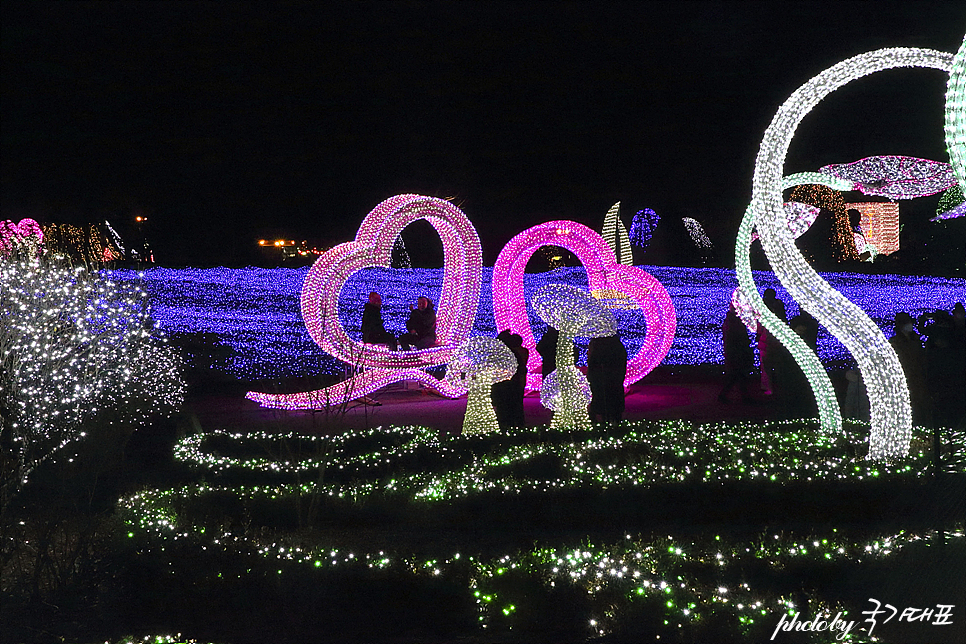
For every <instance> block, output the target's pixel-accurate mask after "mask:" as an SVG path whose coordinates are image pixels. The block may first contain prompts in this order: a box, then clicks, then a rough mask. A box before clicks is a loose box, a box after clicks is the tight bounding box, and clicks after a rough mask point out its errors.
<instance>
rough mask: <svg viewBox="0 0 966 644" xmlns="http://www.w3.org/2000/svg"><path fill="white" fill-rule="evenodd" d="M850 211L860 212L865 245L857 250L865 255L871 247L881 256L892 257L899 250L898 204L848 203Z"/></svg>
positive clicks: (846, 205) (847, 206) (860, 224)
mask: <svg viewBox="0 0 966 644" xmlns="http://www.w3.org/2000/svg"><path fill="white" fill-rule="evenodd" d="M845 207H846V208H847V209H848V210H858V211H859V215H860V216H861V219H860V221H859V226H860V227H861V228H862V236H863V238H864V241H865V244H864V245H863V247H862V248H858V247H856V249H857V250H858V251H859V252H860V253H863V252H865V246H866V245H871V246H872V247H873V248H875V252H876V253H877V254H879V255H891V254H892V253H894V252H896V251H897V250H899V204H897V203H891V202H889V203H882V202H870V203H847V204H845Z"/></svg>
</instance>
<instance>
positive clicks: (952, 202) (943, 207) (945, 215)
mask: <svg viewBox="0 0 966 644" xmlns="http://www.w3.org/2000/svg"><path fill="white" fill-rule="evenodd" d="M963 216H966V199H964V198H963V189H962V188H960V187H959V186H958V185H957V186H953V187H952V188H950V189H949V190H947V191H946V192H944V193H943V194H942V196H941V197H940V198H939V204H938V205H937V206H936V216H935V217H933V218H932V219H930V220H929V221H942V220H943V219H956V218H957V217H963Z"/></svg>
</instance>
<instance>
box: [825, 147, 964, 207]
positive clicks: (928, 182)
mask: <svg viewBox="0 0 966 644" xmlns="http://www.w3.org/2000/svg"><path fill="white" fill-rule="evenodd" d="M819 172H822V173H824V174H828V175H831V176H835V177H839V178H840V179H845V180H846V181H851V182H852V184H853V189H854V190H858V191H859V192H861V193H862V194H866V195H876V196H879V197H888V198H889V199H915V198H916V197H926V196H928V195H934V194H936V193H937V192H942V191H943V190H946V189H947V188H949V187H950V186H953V185H955V184H956V177H955V176H953V169H952V167H951V166H950V165H949V164H948V163H941V162H939V161H930V160H929V159H918V158H916V157H904V156H895V155H892V156H877V157H867V158H865V159H859V160H858V161H853V162H852V163H833V164H830V165H827V166H823V167H821V168H819Z"/></svg>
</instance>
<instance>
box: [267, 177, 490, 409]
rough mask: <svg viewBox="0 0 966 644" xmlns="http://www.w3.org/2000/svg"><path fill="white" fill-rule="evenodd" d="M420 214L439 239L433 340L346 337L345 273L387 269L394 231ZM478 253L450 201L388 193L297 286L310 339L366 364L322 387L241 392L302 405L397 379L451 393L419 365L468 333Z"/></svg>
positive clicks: (333, 400) (270, 402) (443, 354)
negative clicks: (394, 343) (401, 346)
mask: <svg viewBox="0 0 966 644" xmlns="http://www.w3.org/2000/svg"><path fill="white" fill-rule="evenodd" d="M419 219H425V220H426V221H428V222H429V223H430V224H432V226H433V228H435V229H436V231H437V232H438V233H439V236H440V239H441V240H442V242H443V290H442V293H441V295H440V301H439V303H438V307H437V319H436V336H437V338H438V345H437V346H435V347H432V348H429V349H420V350H416V351H390V350H389V349H388V348H387V347H385V346H382V345H376V346H374V345H367V344H363V343H362V342H359V341H357V340H353V339H352V338H350V337H349V335H348V334H347V333H346V330H345V329H344V328H342V324H341V322H340V320H339V294H340V293H341V291H342V287H343V285H344V284H345V283H346V282H347V281H348V279H349V278H350V277H351V276H352V274H353V273H356V272H357V271H360V270H362V269H365V268H372V267H388V266H389V264H390V260H391V256H392V247H393V243H394V242H395V240H396V238H397V237H398V236H399V233H401V232H402V230H403V229H404V228H405V227H406V226H408V225H409V224H411V223H413V222H414V221H416V220H419ZM482 269H483V251H482V248H481V246H480V238H479V236H478V235H477V234H476V229H475V228H473V224H471V223H470V220H469V219H467V217H466V215H465V214H463V211H462V210H460V209H459V208H457V207H456V206H454V205H453V204H452V203H450V202H448V201H446V200H444V199H437V198H435V197H424V196H421V195H411V194H406V195H396V196H395V197H390V198H389V199H386V200H385V201H383V202H382V203H380V204H379V205H378V206H376V207H375V208H374V209H373V210H372V212H370V213H369V214H368V215H366V218H365V219H364V220H363V222H362V224H361V225H360V226H359V231H358V233H356V238H355V240H353V241H351V242H346V243H344V244H339V245H338V246H335V247H333V248H331V249H329V250H328V251H326V252H325V253H323V254H322V256H320V257H319V259H318V260H317V261H316V262H315V264H313V265H312V268H310V269H309V272H308V273H307V274H306V276H305V282H304V283H303V285H302V298H301V306H302V317H303V319H304V321H305V326H306V329H307V330H308V332H309V335H310V336H311V337H312V339H313V340H315V342H316V343H317V344H318V345H319V346H320V347H321V348H322V349H323V350H324V351H326V352H327V353H329V354H330V355H332V356H334V357H335V358H338V359H339V360H342V361H344V362H348V363H350V364H352V365H356V366H360V367H366V368H369V369H370V371H366V372H364V373H363V374H361V375H359V376H356V377H354V378H350V379H349V380H347V381H345V382H342V383H339V384H337V385H334V386H333V387H329V388H327V389H324V390H319V391H314V392H307V393H302V394H264V393H258V392H249V394H248V397H249V398H250V399H252V400H255V401H257V402H259V403H261V404H262V405H263V406H271V407H282V408H288V409H308V408H317V407H320V406H326V405H329V404H338V403H340V402H342V401H344V400H349V399H352V398H357V397H359V396H364V395H366V394H368V393H371V392H373V391H376V390H377V389H380V388H382V387H384V386H386V385H388V384H391V383H393V382H398V381H400V380H412V379H416V380H419V381H420V382H424V384H430V385H432V386H434V387H435V388H436V389H437V390H439V391H440V393H443V394H445V395H448V396H458V395H460V393H462V392H461V391H458V390H455V389H452V388H450V387H448V386H447V385H446V383H442V382H440V381H438V380H437V379H435V378H433V377H432V376H430V375H428V374H426V373H425V372H422V371H420V370H421V369H424V368H426V367H430V366H434V365H440V364H445V363H446V362H449V360H450V359H451V358H452V356H453V353H454V352H455V351H456V350H457V348H458V347H459V346H460V344H461V343H462V342H463V340H465V339H466V338H467V337H468V336H469V332H470V329H471V328H472V326H473V321H474V320H475V318H476V309H477V306H478V305H479V298H480V282H481V275H482Z"/></svg>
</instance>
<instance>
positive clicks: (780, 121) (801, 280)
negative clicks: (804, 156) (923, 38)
mask: <svg viewBox="0 0 966 644" xmlns="http://www.w3.org/2000/svg"><path fill="white" fill-rule="evenodd" d="M952 58H953V57H952V55H951V54H946V53H943V52H938V51H934V50H929V49H912V48H889V49H879V50H877V51H872V52H869V53H866V54H861V55H859V56H855V57H853V58H849V59H848V60H845V61H842V62H841V63H838V64H836V65H833V66H832V67H830V68H829V69H827V70H825V71H824V72H822V73H821V74H819V75H818V76H816V77H815V78H813V79H811V80H810V81H808V82H807V83H805V84H804V85H802V86H801V87H800V88H799V89H798V90H796V91H795V92H794V93H793V94H792V95H791V96H790V97H789V98H788V100H786V101H785V103H784V104H783V105H782V106H781V107H780V108H779V110H778V113H777V114H776V115H775V117H774V118H773V119H772V122H771V124H770V125H769V126H768V129H767V130H766V131H765V135H764V137H763V138H762V143H761V148H760V149H759V151H758V158H757V159H756V160H755V176H754V181H753V183H752V199H751V205H750V206H749V213H748V214H750V215H751V219H752V220H753V222H754V223H755V224H756V225H757V228H758V233H759V235H760V236H761V242H762V246H763V248H764V249H765V254H766V255H767V257H768V260H769V262H770V263H771V265H772V267H773V268H774V271H775V275H776V277H778V279H779V280H780V281H781V283H782V285H783V286H784V287H785V289H786V290H787V291H788V292H789V294H790V295H791V296H792V297H793V298H794V299H795V300H796V301H797V302H798V303H799V305H800V306H801V307H802V308H804V309H805V310H807V311H808V312H809V313H811V314H812V315H813V316H814V317H815V318H816V319H818V321H819V322H821V323H822V324H823V325H824V326H825V328H827V329H828V330H829V332H830V333H832V335H834V336H835V337H836V338H838V339H839V341H841V342H842V344H844V345H845V346H846V348H847V349H848V350H849V351H850V352H851V353H852V355H853V357H854V358H855V360H856V362H857V363H858V365H859V369H860V370H861V372H862V376H863V379H864V381H865V385H866V388H867V389H868V392H869V401H870V404H871V422H872V432H871V435H870V437H869V458H871V459H884V458H888V457H892V456H902V455H904V454H906V453H907V452H908V451H909V443H910V440H911V438H912V412H911V409H910V405H909V389H908V387H907V386H906V382H905V378H902V377H897V376H901V374H902V367H901V366H900V364H899V360H898V358H897V357H896V354H895V351H893V349H892V347H891V346H890V345H889V343H888V342H887V341H886V339H885V336H883V335H882V332H881V331H880V330H879V328H878V327H877V326H876V325H875V323H874V322H872V320H870V319H869V317H868V316H867V315H866V314H865V312H864V311H862V309H860V308H859V307H858V306H856V305H854V304H852V302H850V301H849V300H848V299H846V298H845V297H843V296H842V295H841V294H840V293H838V291H835V290H834V289H832V288H831V287H830V286H829V285H828V284H827V283H826V282H825V280H823V279H822V278H821V277H820V276H819V275H818V273H816V272H815V271H814V270H813V269H812V268H811V267H810V266H809V265H808V263H807V262H806V261H805V258H804V257H802V255H801V253H800V252H799V251H798V249H797V248H796V247H795V243H794V239H792V237H791V235H790V234H789V231H788V226H787V225H786V223H785V212H784V208H783V206H782V182H781V179H782V170H783V167H784V163H785V155H786V154H787V153H788V147H789V145H790V144H791V140H792V137H793V136H794V134H795V130H796V128H797V127H798V124H799V123H801V121H802V119H803V118H804V117H805V115H806V114H808V113H809V112H810V111H811V109H812V108H813V107H815V106H816V105H817V104H818V103H819V101H821V100H822V99H823V98H825V97H826V96H827V95H828V94H830V93H832V92H833V91H835V90H836V89H838V88H839V87H842V86H843V85H846V84H847V83H849V82H851V81H853V80H855V79H857V78H861V77H863V76H867V75H869V74H872V73H874V72H877V71H882V70H886V69H893V68H896V67H926V68H933V69H940V70H943V71H948V70H949V69H950V67H951V65H952ZM748 214H746V217H745V219H746V220H747V219H748V218H749V217H748ZM745 224H746V222H742V228H745V227H746V226H745ZM747 228H748V231H747V235H748V237H749V238H750V234H751V231H750V224H749V225H748V226H747ZM747 243H748V242H747V240H746V239H744V238H742V236H741V235H739V239H738V246H737V248H740V249H741V252H742V253H743V252H744V249H746V248H747ZM740 254H741V253H736V256H737V255H740ZM749 295H750V296H751V299H752V301H753V302H754V304H755V306H756V308H759V311H760V310H761V306H760V302H758V301H757V299H758V298H757V294H756V293H754V292H750V291H749ZM762 317H763V321H764V324H765V327H766V328H768V330H769V331H771V332H772V333H773V334H775V335H776V336H778V337H779V339H782V341H783V343H784V339H783V338H781V336H780V335H779V334H781V333H784V332H785V329H787V327H785V325H784V324H779V323H778V319H777V318H775V317H774V316H771V317H770V316H768V315H767V314H765V315H763V316H762ZM782 327H785V328H782ZM788 333H791V332H790V330H789V331H788ZM786 346H788V345H786ZM799 353H800V352H799ZM809 353H811V352H809ZM793 355H795V357H796V360H798V359H800V356H799V355H796V352H793ZM812 355H813V356H814V354H812ZM806 367H807V365H803V369H804V370H805V372H806V375H807V376H808V377H809V382H810V383H812V385H813V387H814V386H815V384H814V383H815V382H817V379H814V378H815V374H812V373H809V371H810V370H811V369H809V368H806ZM822 371H823V373H824V369H823V370H822ZM826 379H827V377H826ZM824 397H825V396H824V395H823V392H819V395H818V396H817V398H819V410H820V416H821V418H822V422H823V425H824V424H825V423H826V422H830V421H832V420H834V418H835V417H837V416H838V410H837V409H836V410H835V414H834V416H832V415H831V414H830V413H829V410H828V407H830V403H829V401H827V400H825V401H823V400H822V399H823V398H824ZM823 407H824V408H825V411H824V413H823Z"/></svg>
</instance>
